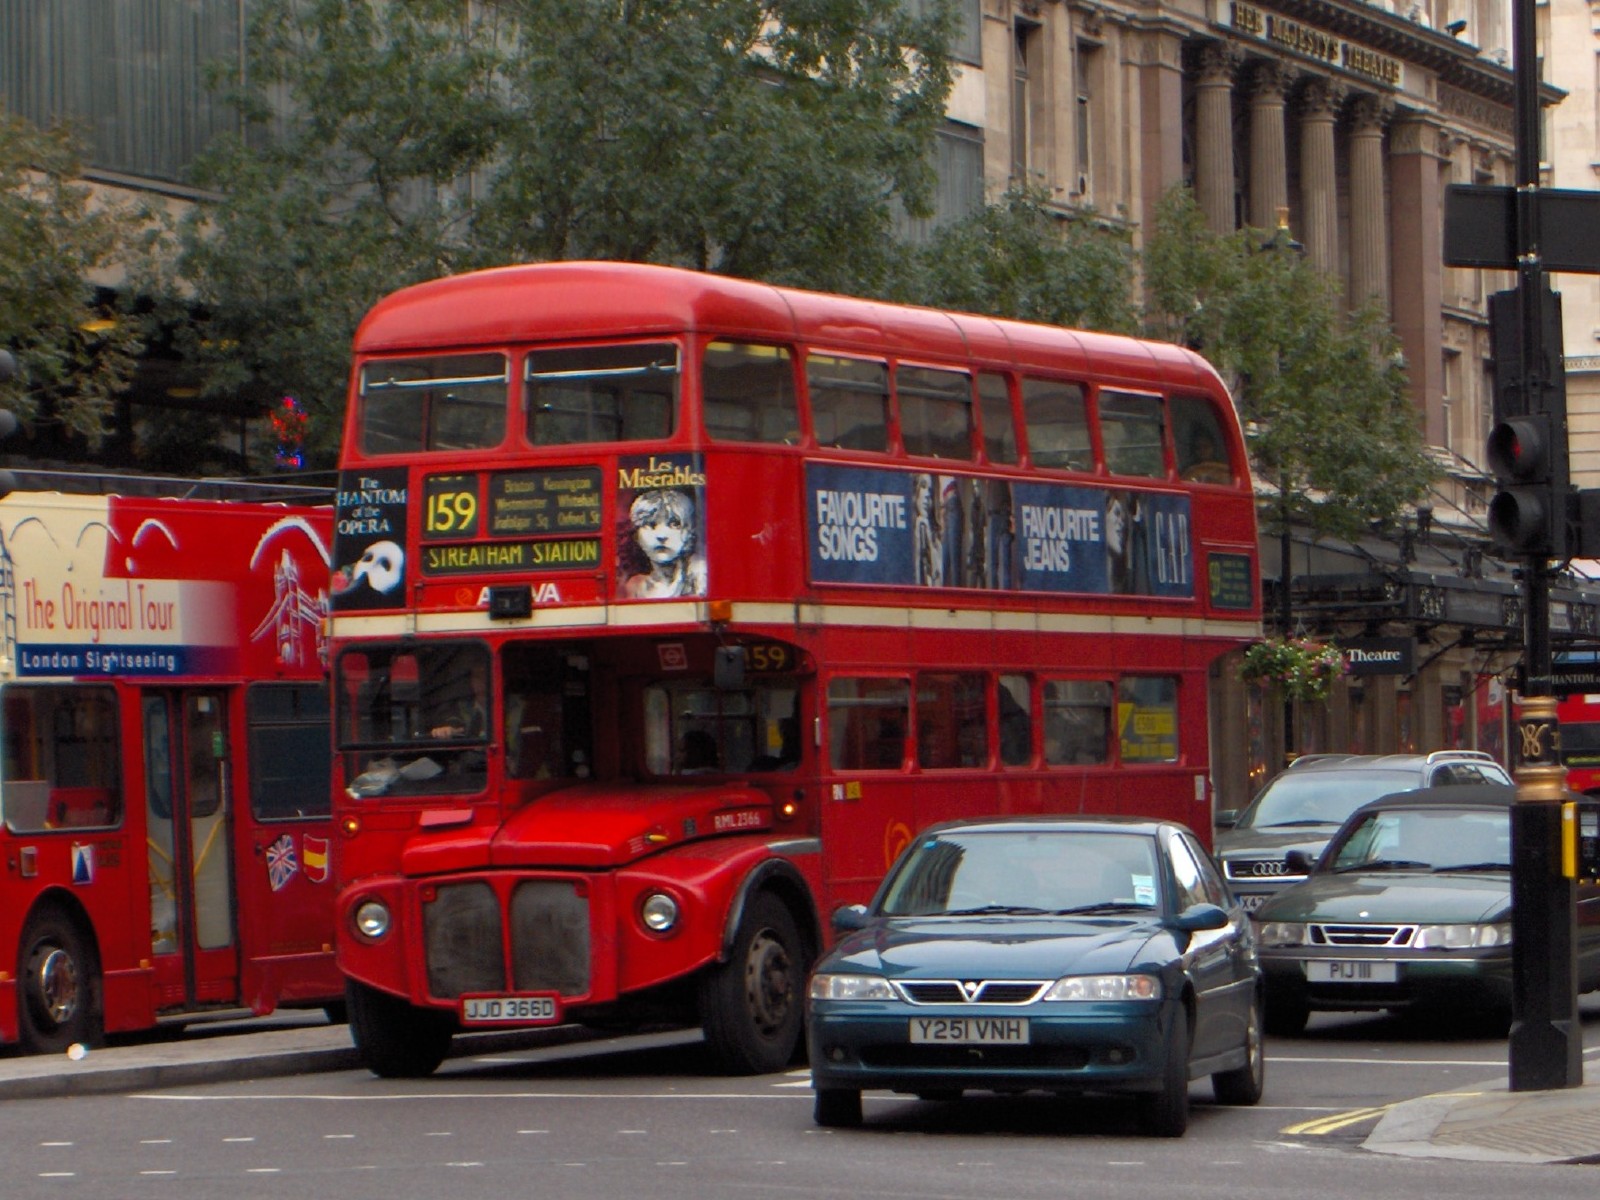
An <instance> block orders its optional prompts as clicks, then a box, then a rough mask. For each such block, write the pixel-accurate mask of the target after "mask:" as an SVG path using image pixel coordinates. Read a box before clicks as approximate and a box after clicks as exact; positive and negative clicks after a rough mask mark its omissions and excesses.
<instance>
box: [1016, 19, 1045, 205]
mask: <svg viewBox="0 0 1600 1200" xmlns="http://www.w3.org/2000/svg"><path fill="white" fill-rule="evenodd" d="M1011 34H1012V37H1011V178H1012V180H1013V182H1017V183H1022V182H1025V181H1026V180H1027V179H1028V173H1029V168H1030V167H1031V166H1032V154H1031V153H1030V147H1031V145H1032V142H1033V78H1034V76H1036V75H1037V74H1039V72H1038V70H1037V67H1038V55H1039V27H1038V26H1037V25H1034V24H1032V23H1031V22H1028V21H1018V22H1017V23H1016V24H1015V25H1014V26H1013V27H1012V30H1011Z"/></svg>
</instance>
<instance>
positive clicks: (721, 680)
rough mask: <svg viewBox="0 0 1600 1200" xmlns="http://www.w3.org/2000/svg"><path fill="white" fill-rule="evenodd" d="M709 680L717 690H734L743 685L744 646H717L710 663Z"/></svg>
mask: <svg viewBox="0 0 1600 1200" xmlns="http://www.w3.org/2000/svg"><path fill="white" fill-rule="evenodd" d="M711 680H712V682H713V683H715V684H716V686H717V688H718V690H719V691H724V692H727V691H734V690H736V689H738V688H742V687H743V686H744V647H743V646H718V647H717V657H716V659H715V661H714V662H713V664H712V671H711Z"/></svg>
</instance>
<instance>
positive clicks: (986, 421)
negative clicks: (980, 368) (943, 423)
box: [978, 371, 1017, 463]
mask: <svg viewBox="0 0 1600 1200" xmlns="http://www.w3.org/2000/svg"><path fill="white" fill-rule="evenodd" d="M978 406H979V408H980V409H981V410H982V411H981V416H982V418H983V452H984V454H985V455H986V456H987V457H988V459H989V461H990V462H992V463H1014V462H1016V461H1017V425H1016V421H1015V420H1014V419H1013V418H1012V414H1011V389H1010V387H1009V386H1008V385H1007V384H1006V377H1005V376H1004V375H996V374H995V373H994V372H992V371H984V372H981V373H980V374H979V375H978Z"/></svg>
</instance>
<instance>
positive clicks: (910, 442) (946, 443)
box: [894, 367, 973, 462]
mask: <svg viewBox="0 0 1600 1200" xmlns="http://www.w3.org/2000/svg"><path fill="white" fill-rule="evenodd" d="M894 390H895V396H896V398H897V399H898V400H899V402H900V438H901V441H903V442H904V443H905V448H906V453H907V454H916V455H920V456H921V457H924V458H959V459H965V460H967V461H969V462H970V461H971V459H972V430H973V421H972V377H971V376H969V375H968V374H966V372H964V371H936V370H933V369H932V368H930V367H899V368H897V369H896V370H895V373H894Z"/></svg>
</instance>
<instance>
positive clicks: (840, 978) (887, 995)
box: [811, 975, 895, 1000]
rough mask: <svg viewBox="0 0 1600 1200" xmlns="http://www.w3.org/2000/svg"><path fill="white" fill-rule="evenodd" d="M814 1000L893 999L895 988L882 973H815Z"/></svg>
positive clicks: (812, 987)
mask: <svg viewBox="0 0 1600 1200" xmlns="http://www.w3.org/2000/svg"><path fill="white" fill-rule="evenodd" d="M811 998H812V999H813V1000H893V999H894V998H895V995H894V989H893V988H892V987H890V986H889V981H888V980H887V979H885V978H883V977H882V976H881V975H813V976H812V977H811Z"/></svg>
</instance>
